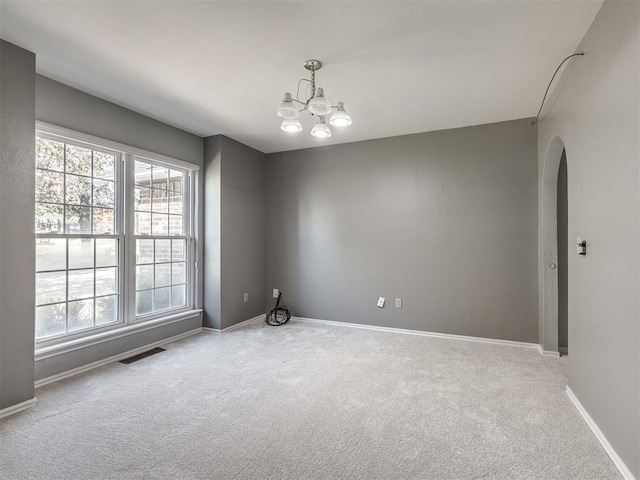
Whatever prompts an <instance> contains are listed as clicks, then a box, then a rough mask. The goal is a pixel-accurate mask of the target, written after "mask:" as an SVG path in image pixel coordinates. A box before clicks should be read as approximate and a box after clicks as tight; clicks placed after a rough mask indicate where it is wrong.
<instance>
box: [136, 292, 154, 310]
mask: <svg viewBox="0 0 640 480" xmlns="http://www.w3.org/2000/svg"><path fill="white" fill-rule="evenodd" d="M152 311H153V290H145V291H142V292H136V314H138V315H143V314H145V313H150V312H152Z"/></svg>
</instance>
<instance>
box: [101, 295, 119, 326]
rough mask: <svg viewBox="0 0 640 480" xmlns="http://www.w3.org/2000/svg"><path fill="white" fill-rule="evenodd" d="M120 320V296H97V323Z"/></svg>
mask: <svg viewBox="0 0 640 480" xmlns="http://www.w3.org/2000/svg"><path fill="white" fill-rule="evenodd" d="M117 321H118V297H116V296H115V295H114V296H111V297H101V298H96V325H105V324H107V323H114V322H117Z"/></svg>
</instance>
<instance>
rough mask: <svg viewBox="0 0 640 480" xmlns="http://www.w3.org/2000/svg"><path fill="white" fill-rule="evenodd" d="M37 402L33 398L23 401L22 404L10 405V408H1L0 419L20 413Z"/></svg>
mask: <svg viewBox="0 0 640 480" xmlns="http://www.w3.org/2000/svg"><path fill="white" fill-rule="evenodd" d="M37 402H38V400H37V399H36V397H33V398H32V399H31V400H25V401H24V402H20V403H17V404H16V405H11V406H10V407H7V408H3V409H2V410H0V418H4V417H8V416H9V415H13V414H15V413H18V412H21V411H22V410H26V409H27V408H31V407H33V406H34V405H35V404H36V403H37Z"/></svg>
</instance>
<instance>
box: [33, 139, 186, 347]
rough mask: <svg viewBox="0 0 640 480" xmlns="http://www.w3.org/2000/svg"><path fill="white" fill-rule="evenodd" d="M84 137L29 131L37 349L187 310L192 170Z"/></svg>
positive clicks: (163, 159)
mask: <svg viewBox="0 0 640 480" xmlns="http://www.w3.org/2000/svg"><path fill="white" fill-rule="evenodd" d="M60 130H61V129H60ZM87 138H88V136H85V135H82V134H77V135H73V134H71V135H68V136H67V135H65V136H61V135H58V134H55V133H51V132H47V131H41V130H38V132H37V138H36V199H35V201H36V209H35V212H36V215H35V231H36V341H37V342H41V343H44V342H48V343H55V342H57V341H60V339H63V340H64V339H68V338H75V337H81V336H84V335H87V334H91V333H95V332H96V331H97V330H103V329H114V328H118V327H121V326H125V325H129V324H132V323H135V322H144V321H147V320H156V319H158V318H161V317H162V316H166V315H167V314H173V313H176V312H180V311H188V310H190V309H191V308H192V306H193V305H192V301H191V291H192V285H191V283H192V282H191V279H192V277H193V272H192V267H191V265H192V261H191V257H192V251H191V248H192V243H193V242H192V240H193V236H192V231H191V224H192V222H191V218H192V216H193V211H194V207H193V204H192V201H191V195H190V193H191V190H192V185H193V181H194V171H193V170H191V169H189V168H185V166H184V163H183V162H179V161H176V162H175V164H173V163H171V161H170V160H167V159H166V158H162V159H161V160H157V159H154V158H153V155H152V154H149V155H148V156H144V157H142V156H139V155H134V154H132V153H130V152H129V151H128V150H129V149H128V148H126V147H124V148H113V147H114V145H113V143H112V142H108V141H104V146H102V145H100V141H99V139H98V140H97V141H96V139H94V138H93V137H91V138H90V139H89V140H87ZM116 146H117V147H123V146H120V145H116ZM131 150H136V149H133V147H131ZM125 287H126V288H125Z"/></svg>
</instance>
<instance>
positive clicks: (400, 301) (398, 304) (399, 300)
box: [396, 298, 402, 308]
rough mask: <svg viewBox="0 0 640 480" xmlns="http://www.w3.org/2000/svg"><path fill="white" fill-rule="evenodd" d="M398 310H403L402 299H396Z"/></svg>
mask: <svg viewBox="0 0 640 480" xmlns="http://www.w3.org/2000/svg"><path fill="white" fill-rule="evenodd" d="M396 308H402V299H401V298H396Z"/></svg>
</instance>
